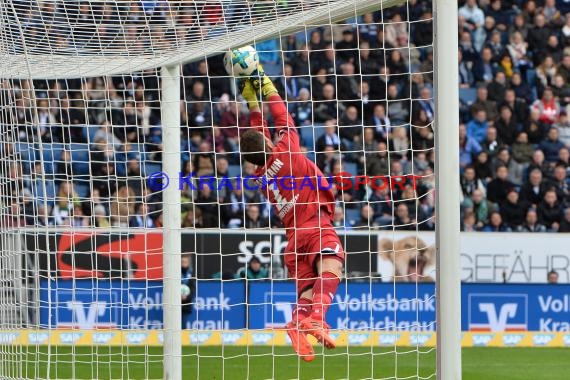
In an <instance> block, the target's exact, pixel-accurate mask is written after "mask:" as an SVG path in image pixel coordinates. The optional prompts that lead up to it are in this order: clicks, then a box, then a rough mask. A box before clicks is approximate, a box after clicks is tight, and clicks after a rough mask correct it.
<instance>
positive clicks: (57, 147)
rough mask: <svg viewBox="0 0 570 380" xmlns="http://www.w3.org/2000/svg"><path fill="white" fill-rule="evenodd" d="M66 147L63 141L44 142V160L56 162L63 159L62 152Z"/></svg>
mask: <svg viewBox="0 0 570 380" xmlns="http://www.w3.org/2000/svg"><path fill="white" fill-rule="evenodd" d="M64 148H65V145H64V144H61V143H51V144H50V143H43V144H42V155H43V158H44V161H45V162H46V163H47V162H54V161H60V160H61V152H63V149H64Z"/></svg>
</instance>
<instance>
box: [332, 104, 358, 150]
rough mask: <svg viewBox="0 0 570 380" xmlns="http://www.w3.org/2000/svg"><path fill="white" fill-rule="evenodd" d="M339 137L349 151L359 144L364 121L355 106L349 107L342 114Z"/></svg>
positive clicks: (339, 123)
mask: <svg viewBox="0 0 570 380" xmlns="http://www.w3.org/2000/svg"><path fill="white" fill-rule="evenodd" d="M338 125H339V135H340V137H341V138H342V141H343V143H344V144H345V145H346V147H347V148H348V149H351V148H352V147H353V146H354V144H355V143H357V142H358V140H359V138H360V134H361V133H362V121H361V119H360V117H359V115H358V109H357V108H356V107H355V106H349V107H347V108H346V111H345V112H344V113H343V114H342V117H341V118H340V120H339V122H338Z"/></svg>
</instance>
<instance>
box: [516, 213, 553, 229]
mask: <svg viewBox="0 0 570 380" xmlns="http://www.w3.org/2000/svg"><path fill="white" fill-rule="evenodd" d="M518 231H519V232H546V227H545V226H544V225H542V224H540V223H538V216H537V214H536V209H534V208H529V209H528V210H527V211H526V216H525V222H524V223H523V225H522V226H520V227H519V228H518Z"/></svg>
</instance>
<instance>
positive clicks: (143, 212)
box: [129, 203, 154, 228]
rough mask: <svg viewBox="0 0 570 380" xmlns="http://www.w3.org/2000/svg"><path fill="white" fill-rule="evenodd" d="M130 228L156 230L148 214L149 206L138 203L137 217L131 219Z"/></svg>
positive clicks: (136, 208) (136, 207)
mask: <svg viewBox="0 0 570 380" xmlns="http://www.w3.org/2000/svg"><path fill="white" fill-rule="evenodd" d="M129 227H134V228H154V221H153V220H152V219H151V217H150V215H149V214H148V206H147V205H146V203H137V205H136V206H135V215H132V216H131V217H130V218H129Z"/></svg>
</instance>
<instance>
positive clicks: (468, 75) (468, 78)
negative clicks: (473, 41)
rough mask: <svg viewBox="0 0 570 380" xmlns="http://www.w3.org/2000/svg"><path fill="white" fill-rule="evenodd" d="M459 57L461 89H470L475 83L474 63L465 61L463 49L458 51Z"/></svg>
mask: <svg viewBox="0 0 570 380" xmlns="http://www.w3.org/2000/svg"><path fill="white" fill-rule="evenodd" d="M457 57H458V58H457V59H458V61H459V87H460V88H470V87H471V86H473V84H474V82H475V79H474V78H473V71H472V70H471V67H472V62H468V61H465V60H463V53H462V51H461V49H459V50H458V51H457Z"/></svg>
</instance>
